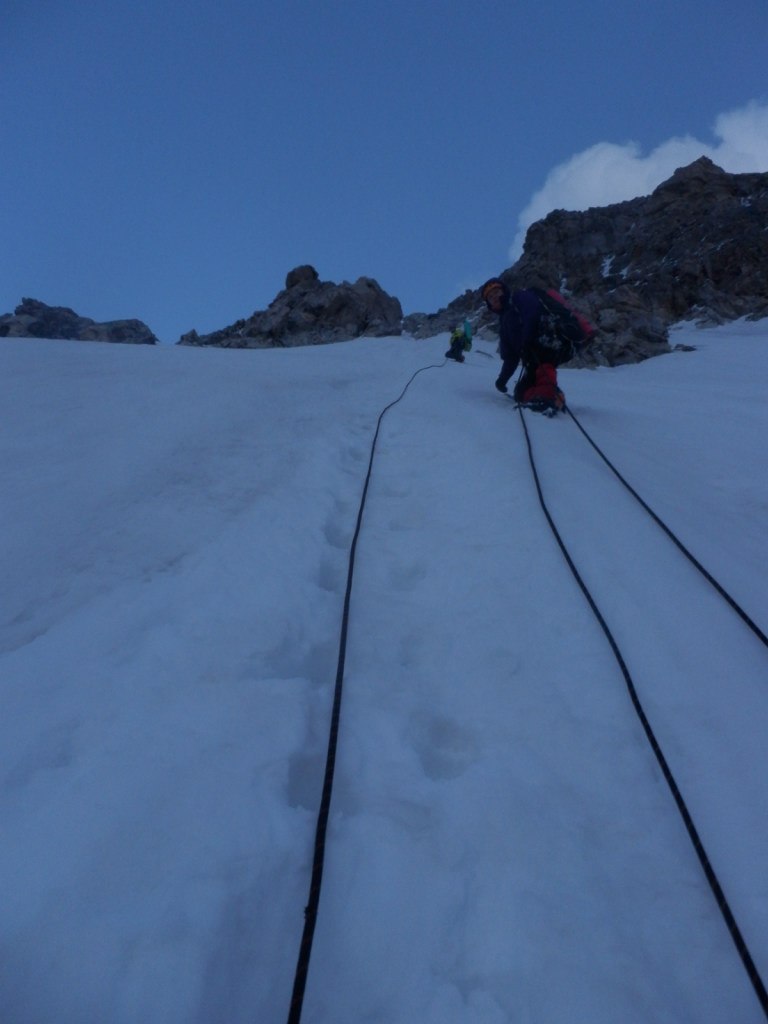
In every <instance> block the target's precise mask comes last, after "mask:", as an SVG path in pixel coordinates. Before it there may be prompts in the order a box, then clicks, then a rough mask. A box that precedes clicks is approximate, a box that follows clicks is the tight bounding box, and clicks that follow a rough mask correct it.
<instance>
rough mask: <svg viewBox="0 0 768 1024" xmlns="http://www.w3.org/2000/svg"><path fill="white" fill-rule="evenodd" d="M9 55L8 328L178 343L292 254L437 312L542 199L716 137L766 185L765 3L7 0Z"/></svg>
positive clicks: (241, 301) (238, 313)
mask: <svg viewBox="0 0 768 1024" xmlns="http://www.w3.org/2000/svg"><path fill="white" fill-rule="evenodd" d="M0 44H1V45H2V52H3V58H2V62H0V128H1V129H2V139H3V143H4V146H3V155H2V158H1V159H0V203H1V205H0V228H2V241H1V242H0V313H6V312H10V311H11V310H12V309H13V308H14V307H15V306H16V305H17V304H18V302H19V301H20V300H21V298H22V296H31V297H34V298H38V299H41V300H42V301H44V302H47V303H49V304H51V305H67V306H71V307H72V308H74V309H75V310H76V311H77V312H78V313H80V314H81V315H84V316H90V317H93V318H94V319H97V320H106V319H116V318H120V317H129V316H135V317H138V318H139V319H142V320H144V321H145V322H146V323H147V324H148V325H149V326H150V328H152V330H154V331H155V333H156V334H157V335H158V336H159V337H160V338H161V339H162V340H164V341H176V340H177V339H178V337H179V335H180V334H181V333H183V332H184V331H187V330H189V329H191V328H193V327H194V328H196V329H197V330H198V331H200V332H207V331H212V330H215V329H216V328H219V327H223V326H225V325H226V324H229V323H232V322H233V321H234V320H236V319H238V318H240V317H243V316H248V315H250V314H251V313H252V312H253V311H254V310H256V309H264V308H265V307H266V306H267V305H268V304H269V302H270V301H271V300H272V299H273V298H274V296H275V295H276V294H277V292H278V291H279V290H280V289H281V288H282V287H283V285H284V281H285V275H286V273H287V271H288V270H290V269H291V268H292V267H294V266H296V265H297V264H300V263H312V264H313V265H314V266H315V267H316V268H317V270H318V272H319V274H320V276H321V278H322V279H324V280H334V281H340V280H345V279H346V280H355V279H356V278H357V277H360V276H370V277H374V278H376V279H377V280H378V281H379V283H380V284H381V285H382V287H383V288H385V289H386V290H387V291H388V292H390V293H391V294H394V295H396V296H397V297H398V298H399V299H400V300H401V302H402V304H403V307H404V309H405V311H406V312H412V311H415V310H422V311H427V312H432V311H434V310H436V309H437V308H438V307H440V306H443V305H445V304H446V303H447V302H449V301H450V300H451V299H452V298H454V297H455V296H456V295H458V294H460V293H461V292H462V291H463V290H464V288H466V287H471V286H476V285H477V284H478V283H479V282H480V281H481V280H482V279H483V278H484V277H486V276H489V275H490V274H492V273H497V272H498V271H500V270H502V269H503V268H504V267H506V266H509V265H510V264H511V262H512V259H511V258H510V247H511V246H512V245H513V241H514V239H515V237H516V235H517V233H518V230H519V227H520V224H519V219H520V217H521V214H522V213H523V211H524V210H526V208H527V207H529V205H530V204H531V201H532V199H533V198H534V197H535V196H538V202H537V203H534V206H537V205H538V206H539V207H542V208H544V209H545V210H546V209H550V208H553V207H555V206H560V205H562V206H568V207H572V208H578V206H579V205H580V204H581V205H595V204H598V205H599V204H600V202H602V201H604V202H612V201H615V200H616V199H617V198H630V196H631V195H633V194H642V193H643V192H645V191H650V188H652V187H654V185H655V184H657V183H658V181H660V180H662V179H663V177H666V176H668V173H671V170H673V169H674V166H675V165H679V163H681V162H688V157H689V156H690V159H695V158H696V156H698V155H701V152H703V151H704V149H705V148H706V147H709V150H710V155H712V156H713V157H714V158H715V159H717V157H718V154H722V156H723V161H722V163H723V165H724V166H725V164H726V163H727V162H728V160H729V159H730V158H731V157H732V158H733V159H732V161H731V162H732V163H733V166H730V167H727V168H726V169H728V170H734V171H737V170H768V80H767V79H766V54H767V53H768V4H766V2H765V0H741V2H740V3H738V4H735V5H731V4H730V3H725V2H724V0H699V2H697V3H694V2H692V0H674V2H670V0H636V2H635V0H633V2H630V0H610V2H609V0H587V2H586V3H585V4H581V5H574V4H573V2H572V0H554V2H546V0H518V2H516V3H508V4H491V5H478V4H476V3H459V2H445V0H424V2H420V0H386V2H379V0H356V2H333V0H325V2H322V3H321V2H317V3H310V2H297V0H281V2H280V3H275V4H269V5H267V4H264V3H262V2H259V0H256V2H254V0H242V2H241V0H190V2H187V3H180V2H171V0H133V2H130V3H128V2H126V0H110V2H109V3H107V2H106V0H102V2H95V0H77V2H55V0H40V2H38V3H35V4H27V3H22V2H21V0H4V3H3V5H2V13H0ZM733 112H737V113H736V115H734V116H730V117H729V118H726V120H725V122H724V125H725V135H726V138H725V139H723V138H722V137H720V138H718V135H717V133H716V132H715V125H716V122H717V119H718V118H723V116H724V115H732V114H733ZM738 112H745V113H744V114H743V116H739V114H738ZM677 139H683V140H684V142H683V144H681V145H679V146H672V147H671V149H670V146H669V145H668V143H669V140H677ZM745 151H746V155H745ZM579 154H587V159H582V160H581V161H580V162H579V167H580V169H581V170H580V173H581V179H580V178H579V175H578V174H576V172H575V170H574V172H573V173H571V164H570V161H572V160H573V159H574V158H575V157H577V156H578V155H579ZM680 154H682V156H684V157H685V159H682V158H680V159H677V158H678V156H679V155H680ZM676 159H677V164H676V163H675V160H676ZM670 161H671V163H672V166H671V169H670V168H669V166H668V165H669V163H670ZM753 165H754V166H753ZM585 167H586V169H587V170H586V171H585ZM558 168H559V169H560V172H559V173H558V174H556V175H555V179H556V180H552V181H549V184H547V182H548V180H549V176H550V175H551V174H552V172H553V171H555V170H556V169H558ZM638 171H639V172H641V173H638ZM579 180H583V181H586V180H588V182H589V189H588V190H587V192H586V193H585V192H584V190H583V189H581V187H580V186H579V187H576V186H577V183H578V181H579ZM649 182H650V184H648V183H649ZM625 193H626V194H625ZM539 215H540V214H539Z"/></svg>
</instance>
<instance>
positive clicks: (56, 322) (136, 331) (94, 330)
mask: <svg viewBox="0 0 768 1024" xmlns="http://www.w3.org/2000/svg"><path fill="white" fill-rule="evenodd" d="M0 338H62V339H71V340H74V341H111V342H120V343H122V344H128V345H155V344H157V338H156V337H155V335H154V334H153V333H152V331H150V329H149V328H148V327H147V325H146V324H145V323H142V321H141V320H109V321H107V322H105V323H97V322H96V321H95V320H91V319H89V318H88V317H86V316H78V314H77V313H75V311H74V310H72V309H68V308H67V307H66V306H47V305H46V304H45V303H44V302H40V301H38V300H37V299H22V300H21V305H19V306H17V307H16V309H15V311H14V312H13V313H6V314H5V315H4V316H0Z"/></svg>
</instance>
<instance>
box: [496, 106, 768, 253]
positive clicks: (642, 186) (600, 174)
mask: <svg viewBox="0 0 768 1024" xmlns="http://www.w3.org/2000/svg"><path fill="white" fill-rule="evenodd" d="M712 134H713V136H714V137H715V138H716V139H718V140H719V141H718V142H717V143H716V144H715V145H708V144H707V143H705V142H701V141H700V140H699V139H696V138H694V137H693V136H691V135H686V136H683V137H682V138H674V139H669V140H668V141H667V142H663V143H661V145H659V146H657V147H656V149H654V150H653V151H652V152H651V153H649V154H648V156H643V155H642V154H641V152H640V147H639V146H638V145H637V143H635V142H627V143H624V144H623V145H618V144H617V143H613V142H598V143H597V144H596V145H594V146H590V147H589V149H585V150H584V151H583V152H581V153H577V154H576V155H575V156H573V157H571V158H570V160H567V161H566V162H565V163H562V164H559V165H558V166H557V167H555V168H554V170H552V171H550V172H549V174H548V175H547V178H546V181H545V182H544V184H543V185H542V187H541V188H540V189H539V190H538V192H536V193H535V194H534V195H533V197H532V198H531V201H530V202H529V203H528V205H527V206H526V207H525V209H524V210H523V212H522V213H521V214H520V217H519V218H518V231H517V235H516V236H515V240H514V242H513V243H512V247H511V249H510V258H511V259H512V260H513V261H514V260H517V259H518V258H519V256H520V253H521V252H522V248H523V241H524V239H525V233H526V231H527V230H528V228H529V226H530V225H531V224H533V222H534V221H537V220H540V219H541V218H542V217H545V216H546V215H547V214H548V213H549V212H550V211H551V210H558V209H561V210H562V209H564V210H586V209H588V208H589V207H590V206H606V205H607V204H609V203H619V202H622V201H623V200H625V199H633V198H634V197H635V196H644V195H648V194H649V193H650V192H652V191H653V190H654V189H655V188H656V186H657V185H659V184H661V182H662V181H664V180H665V179H666V178H668V177H670V175H671V174H673V173H674V171H675V170H676V169H677V168H678V167H683V166H685V165H686V164H689V163H691V162H692V161H693V160H697V159H698V158H699V157H700V156H708V157H709V158H710V159H711V160H713V161H714V162H715V163H716V164H717V165H718V166H719V167H722V168H723V170H726V171H729V172H730V173H731V174H741V173H745V172H748V171H765V170H768V102H757V101H755V100H753V101H752V102H750V103H748V104H747V106H746V107H742V108H740V109H738V110H731V111H728V112H727V113H725V114H720V115H718V117H717V118H716V120H715V123H714V126H713V128H712Z"/></svg>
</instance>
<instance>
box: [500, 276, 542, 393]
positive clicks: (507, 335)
mask: <svg viewBox="0 0 768 1024" xmlns="http://www.w3.org/2000/svg"><path fill="white" fill-rule="evenodd" d="M540 318H541V303H540V302H539V300H538V298H537V296H536V294H535V292H532V291H530V290H529V289H527V288H526V289H521V290H520V291H516V292H513V293H512V295H511V297H510V299H509V301H508V302H507V305H506V306H505V308H504V309H503V310H502V311H501V315H500V316H499V355H500V356H501V358H502V366H501V373H500V374H499V380H500V382H501V383H502V384H506V383H507V382H508V381H509V379H510V377H511V376H512V374H513V373H514V372H515V370H516V369H517V367H518V364H519V362H520V360H522V361H523V365H525V363H526V361H527V359H528V357H529V356H530V353H531V348H532V346H533V343H534V342H535V341H536V340H537V338H538V336H539V320H540Z"/></svg>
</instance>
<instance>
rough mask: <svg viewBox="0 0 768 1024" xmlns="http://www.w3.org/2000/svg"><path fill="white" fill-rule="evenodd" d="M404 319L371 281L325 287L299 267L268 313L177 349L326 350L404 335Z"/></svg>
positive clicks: (187, 339)
mask: <svg viewBox="0 0 768 1024" xmlns="http://www.w3.org/2000/svg"><path fill="white" fill-rule="evenodd" d="M402 319H403V311H402V308H401V306H400V303H399V301H398V300H397V299H396V298H393V297H392V296H391V295H388V294H387V293H386V292H385V291H384V290H383V289H382V288H381V287H380V286H379V285H378V284H377V282H376V281H374V280H372V279H371V278H369V277H360V278H358V280H357V281H355V283H354V284H350V283H349V282H347V281H343V282H342V283H341V284H333V283H332V282H330V281H321V280H320V278H319V276H318V273H317V271H316V270H315V269H314V267H311V266H301V267H296V268H295V269H294V270H292V271H290V273H289V274H288V276H287V277H286V281H285V288H284V289H283V291H281V292H280V293H279V294H278V295H277V296H276V297H275V299H273V301H272V302H271V303H270V305H269V306H268V308H267V309H266V310H263V311H261V312H259V311H257V312H255V313H254V314H253V315H252V316H251V317H249V318H248V319H247V320H238V321H237V323H234V324H232V326H231V327H225V328H224V329H223V330H220V331H214V332H213V333H212V334H205V335H199V334H198V333H197V332H196V331H190V332H189V333H188V334H185V335H183V336H182V337H181V339H180V340H179V342H178V344H179V345H214V346H218V347H220V348H274V347H291V346H295V345H323V344H327V343H329V342H334V341H349V340H350V339H352V338H360V337H384V336H387V335H391V334H400V333H401V331H402Z"/></svg>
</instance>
